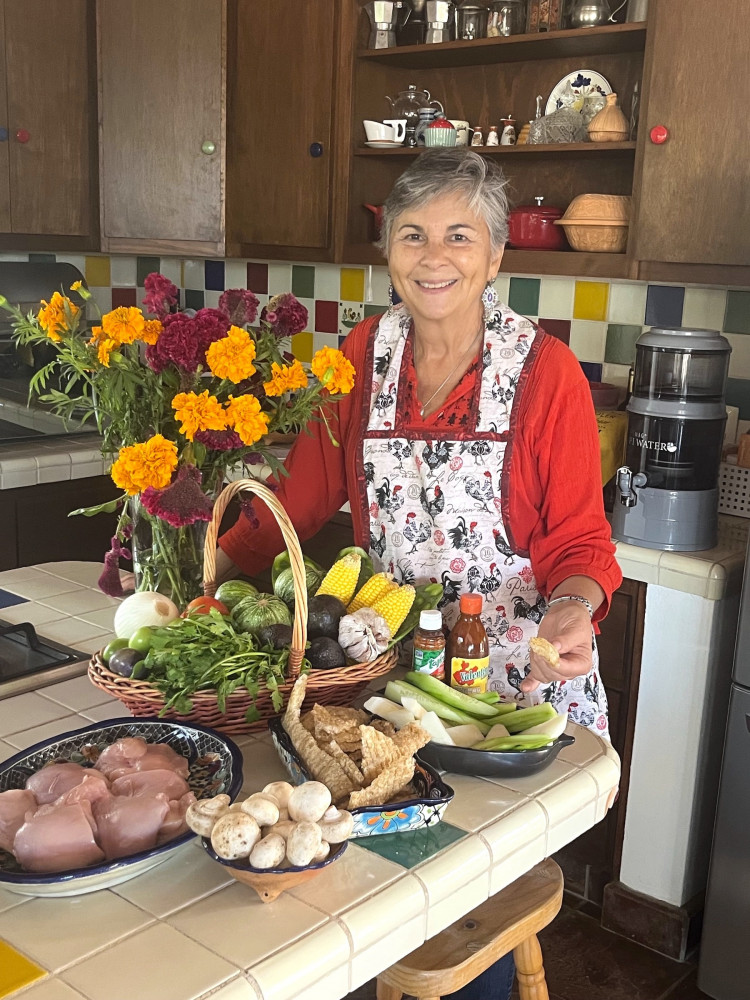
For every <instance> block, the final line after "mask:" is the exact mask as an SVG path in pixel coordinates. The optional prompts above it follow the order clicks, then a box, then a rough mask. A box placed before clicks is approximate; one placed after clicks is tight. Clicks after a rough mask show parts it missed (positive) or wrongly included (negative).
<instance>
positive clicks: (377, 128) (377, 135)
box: [362, 121, 396, 142]
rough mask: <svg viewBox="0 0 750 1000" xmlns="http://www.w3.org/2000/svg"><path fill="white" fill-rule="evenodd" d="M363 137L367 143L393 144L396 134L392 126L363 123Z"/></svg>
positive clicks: (370, 122) (379, 123)
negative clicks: (387, 142)
mask: <svg viewBox="0 0 750 1000" xmlns="http://www.w3.org/2000/svg"><path fill="white" fill-rule="evenodd" d="M362 124H363V125H364V127H365V135H366V136H367V141H368V142H385V141H390V142H395V141H396V133H395V131H394V130H393V128H392V126H390V125H384V124H383V122H372V121H364V122H362Z"/></svg>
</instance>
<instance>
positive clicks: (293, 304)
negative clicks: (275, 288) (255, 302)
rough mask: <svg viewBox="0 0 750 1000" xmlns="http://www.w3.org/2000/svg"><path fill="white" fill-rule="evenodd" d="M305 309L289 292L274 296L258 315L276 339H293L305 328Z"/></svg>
mask: <svg viewBox="0 0 750 1000" xmlns="http://www.w3.org/2000/svg"><path fill="white" fill-rule="evenodd" d="M307 315H308V314H307V309H305V307H304V306H303V305H302V303H301V302H300V301H299V299H297V298H295V297H294V295H292V293H291V292H284V293H283V294H282V295H274V297H273V298H272V299H269V302H268V305H267V306H264V308H263V311H262V312H261V314H260V318H261V320H264V321H265V322H266V323H268V325H269V326H270V327H271V328H272V329H273V332H274V333H275V334H276V336H277V337H293V336H294V334H295V333H302V331H303V330H304V329H305V327H306V326H307Z"/></svg>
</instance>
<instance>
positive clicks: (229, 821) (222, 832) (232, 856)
mask: <svg viewBox="0 0 750 1000" xmlns="http://www.w3.org/2000/svg"><path fill="white" fill-rule="evenodd" d="M259 840H260V827H259V826H258V824H257V823H256V821H255V820H254V819H253V817H252V816H248V815H247V813H245V812H228V813H225V814H224V815H223V816H222V817H221V818H220V819H218V820H217V821H216V824H215V826H214V828H213V830H212V831H211V846H212V847H213V849H214V850H215V851H216V853H217V854H218V855H219V857H220V858H224V860H225V861H236V860H237V858H246V857H248V855H249V854H250V852H251V851H252V849H253V847H255V845H256V844H257V842H258V841H259Z"/></svg>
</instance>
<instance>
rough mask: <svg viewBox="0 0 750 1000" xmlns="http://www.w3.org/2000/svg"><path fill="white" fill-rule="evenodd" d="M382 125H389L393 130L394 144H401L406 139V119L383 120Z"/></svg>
mask: <svg viewBox="0 0 750 1000" xmlns="http://www.w3.org/2000/svg"><path fill="white" fill-rule="evenodd" d="M383 123H384V124H385V125H390V126H391V128H392V129H393V137H394V139H395V140H396V142H403V141H404V139H405V138H406V119H405V118H384V119H383Z"/></svg>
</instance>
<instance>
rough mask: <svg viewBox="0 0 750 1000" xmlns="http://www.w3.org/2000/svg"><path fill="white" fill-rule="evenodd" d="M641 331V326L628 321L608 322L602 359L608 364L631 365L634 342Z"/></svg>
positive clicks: (633, 354)
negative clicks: (632, 324)
mask: <svg viewBox="0 0 750 1000" xmlns="http://www.w3.org/2000/svg"><path fill="white" fill-rule="evenodd" d="M642 332H643V327H642V326H631V325H630V324H628V323H608V324H607V341H606V344H605V347H604V360H605V361H606V362H607V364H610V365H632V364H633V362H634V361H635V342H636V340H638V338H639V337H640V335H641V333H642Z"/></svg>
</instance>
